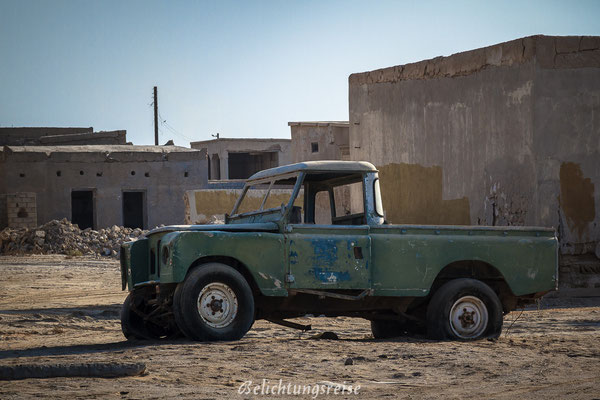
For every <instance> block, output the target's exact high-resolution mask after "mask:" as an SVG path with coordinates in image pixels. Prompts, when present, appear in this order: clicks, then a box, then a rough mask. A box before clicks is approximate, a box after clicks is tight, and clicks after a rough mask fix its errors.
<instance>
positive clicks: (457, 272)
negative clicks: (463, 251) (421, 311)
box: [430, 260, 517, 313]
mask: <svg viewBox="0 0 600 400" xmlns="http://www.w3.org/2000/svg"><path fill="white" fill-rule="evenodd" d="M458 278H471V279H477V280H479V281H481V282H483V283H485V284H486V285H488V286H489V287H490V288H491V289H492V290H493V291H494V292H495V293H496V295H497V296H498V298H499V299H500V302H501V303H502V308H503V310H504V312H505V313H507V312H509V311H511V310H514V309H515V308H516V306H517V297H516V296H515V294H514V293H513V291H512V289H511V288H510V286H509V285H508V283H507V281H506V278H505V277H504V275H503V274H502V273H501V272H500V270H498V269H497V268H496V267H494V266H493V265H492V264H490V263H487V262H485V261H481V260H459V261H453V262H451V263H450V264H448V265H446V266H445V267H444V268H442V269H441V270H440V272H439V273H438V275H437V276H436V278H435V279H434V281H433V284H432V286H431V290H430V295H433V294H434V293H435V291H436V290H437V289H439V288H440V287H441V286H442V285H443V284H444V283H446V282H449V281H451V280H453V279H458Z"/></svg>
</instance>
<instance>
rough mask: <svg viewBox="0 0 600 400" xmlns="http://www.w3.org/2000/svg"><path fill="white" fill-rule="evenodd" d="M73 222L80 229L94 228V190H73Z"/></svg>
mask: <svg viewBox="0 0 600 400" xmlns="http://www.w3.org/2000/svg"><path fill="white" fill-rule="evenodd" d="M71 222H72V223H74V224H77V225H78V226H79V229H87V228H92V229H94V191H93V190H73V191H72V192H71Z"/></svg>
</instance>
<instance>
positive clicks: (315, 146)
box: [310, 142, 319, 153]
mask: <svg viewBox="0 0 600 400" xmlns="http://www.w3.org/2000/svg"><path fill="white" fill-rule="evenodd" d="M310 151H311V152H313V153H318V152H319V143H318V142H312V143H311V144H310Z"/></svg>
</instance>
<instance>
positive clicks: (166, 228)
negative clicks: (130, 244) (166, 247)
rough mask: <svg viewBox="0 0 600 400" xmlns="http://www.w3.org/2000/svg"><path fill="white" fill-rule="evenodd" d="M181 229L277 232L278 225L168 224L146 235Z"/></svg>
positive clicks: (179, 230)
mask: <svg viewBox="0 0 600 400" xmlns="http://www.w3.org/2000/svg"><path fill="white" fill-rule="evenodd" d="M181 231H225V232H277V231H279V226H278V225H277V224H276V223H274V222H260V223H252V224H211V225H169V226H163V227H162V228H156V229H152V230H151V231H150V232H148V233H147V234H146V236H150V235H153V234H155V233H164V232H181Z"/></svg>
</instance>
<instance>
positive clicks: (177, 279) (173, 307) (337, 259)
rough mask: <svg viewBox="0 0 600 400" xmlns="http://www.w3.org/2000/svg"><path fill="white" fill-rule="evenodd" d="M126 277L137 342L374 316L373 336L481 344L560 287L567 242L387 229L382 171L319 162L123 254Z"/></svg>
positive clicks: (509, 234) (275, 176) (453, 230)
mask: <svg viewBox="0 0 600 400" xmlns="http://www.w3.org/2000/svg"><path fill="white" fill-rule="evenodd" d="M255 189H260V190H259V191H256V190H255ZM249 191H253V192H252V193H254V195H252V196H249V195H247V194H248V193H249ZM256 193H262V194H264V195H263V196H260V197H258V196H256ZM390 195H393V194H389V193H388V196H390ZM121 274H122V285H123V290H125V289H127V288H128V289H129V295H128V296H127V299H126V300H125V302H124V304H123V308H122V312H121V325H122V328H123V333H124V335H125V336H126V337H127V338H129V339H134V338H135V339H160V338H169V337H175V336H181V335H185V336H187V337H188V338H189V339H193V340H200V341H216V340H237V339H240V338H241V337H243V336H244V335H245V334H246V332H248V330H249V329H250V327H251V326H252V324H253V323H254V321H255V320H257V319H266V320H268V321H271V322H273V323H278V324H281V325H285V326H288V327H292V328H298V329H310V326H306V325H301V324H298V323H296V322H293V321H289V320H288V319H290V318H295V317H299V316H303V315H306V314H312V315H316V316H321V315H324V316H328V317H335V316H351V317H358V318H366V319H368V320H369V321H371V328H372V332H373V336H374V337H375V338H388V337H394V336H399V335H402V334H405V333H407V332H414V331H420V332H426V334H427V335H428V336H429V337H431V338H434V339H454V340H475V339H481V338H490V337H491V338H494V337H498V336H499V335H500V333H501V330H502V319H503V314H505V313H508V312H510V311H511V310H515V309H516V308H517V307H520V306H522V305H524V304H527V303H531V302H534V301H535V299H537V298H539V297H541V296H543V295H544V294H545V293H547V292H549V291H551V290H555V289H556V288H557V284H558V241H557V237H556V232H555V230H554V229H549V228H531V227H514V226H511V227H508V226H502V227H489V226H431V225H391V224H389V223H388V222H387V221H386V220H385V213H384V210H383V207H382V200H381V193H380V181H379V178H378V174H377V169H376V168H375V167H374V166H373V165H372V164H370V163H368V162H353V161H313V162H303V163H297V164H292V165H286V166H281V167H277V168H272V169H268V170H264V171H260V172H258V173H256V174H254V175H252V176H251V177H250V178H249V179H248V180H247V182H246V184H245V186H244V189H243V191H242V194H241V195H240V197H239V198H238V199H237V202H236V204H235V206H234V208H233V211H232V212H231V215H226V216H225V223H224V224H220V225H189V226H188V225H185V226H167V227H163V228H159V229H155V230H152V231H150V232H149V233H148V234H147V235H146V236H145V237H143V238H141V239H139V240H136V241H133V242H127V243H124V244H123V245H122V247H121Z"/></svg>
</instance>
